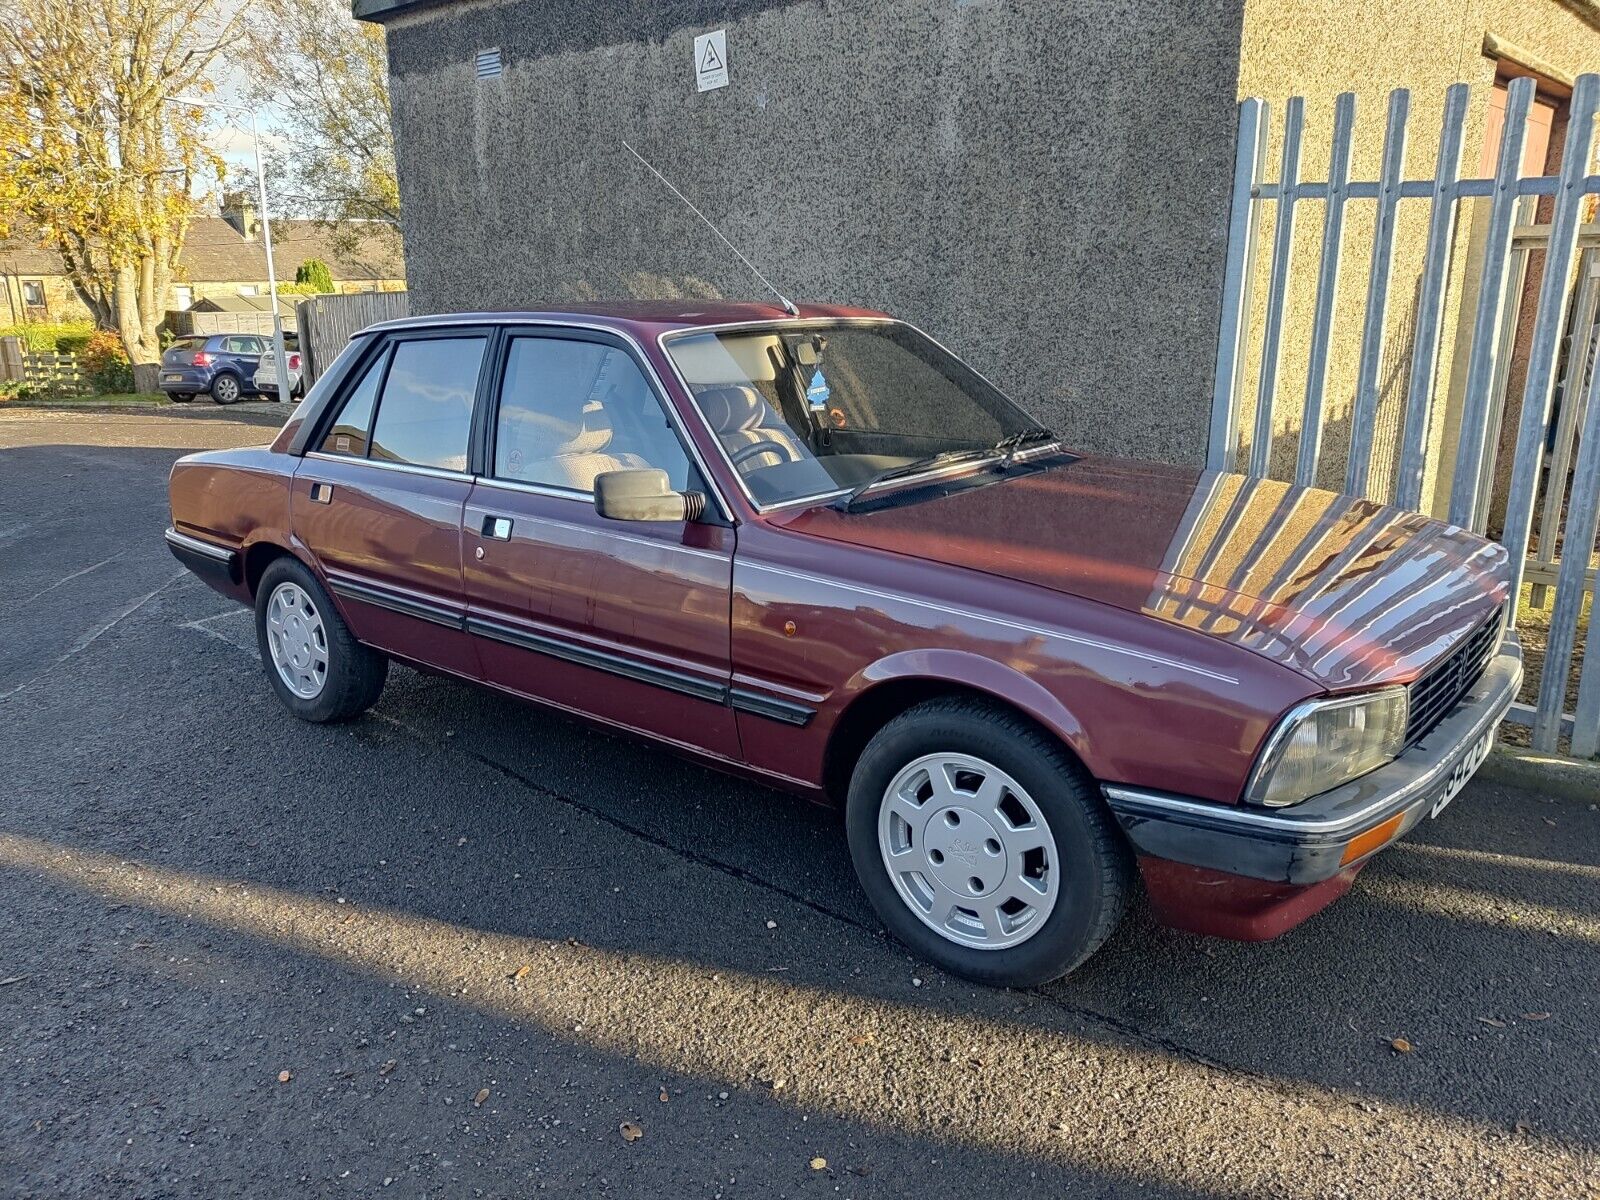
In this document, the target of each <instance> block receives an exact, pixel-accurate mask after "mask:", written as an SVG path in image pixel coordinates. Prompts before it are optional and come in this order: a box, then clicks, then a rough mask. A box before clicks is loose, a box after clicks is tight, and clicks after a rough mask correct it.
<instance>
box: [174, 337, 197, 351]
mask: <svg viewBox="0 0 1600 1200" xmlns="http://www.w3.org/2000/svg"><path fill="white" fill-rule="evenodd" d="M205 348H206V339H205V338H203V337H181V338H175V339H173V342H172V345H171V346H169V347H168V349H170V350H204V349H205Z"/></svg>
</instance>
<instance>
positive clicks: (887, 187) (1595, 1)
mask: <svg viewBox="0 0 1600 1200" xmlns="http://www.w3.org/2000/svg"><path fill="white" fill-rule="evenodd" d="M355 11H356V15H357V16H361V17H365V18H367V19H371V20H376V21H380V22H382V23H383V24H384V26H385V27H386V29H387V33H388V43H389V64H390V75H391V84H392V92H391V99H392V103H393V111H394V127H395V134H396V141H397V150H398V157H399V167H400V191H401V199H402V203H403V209H404V213H405V218H404V227H405V242H406V258H407V266H408V277H409V280H410V286H411V298H412V308H413V311H416V312H429V311H445V310H456V309H472V308H502V307H529V306H535V305H540V304H556V303H560V302H562V301H572V300H579V299H603V298H617V297H672V296H702V295H703V296H726V297H737V298H750V297H758V296H759V295H760V294H761V292H760V289H759V287H758V286H757V285H756V284H755V283H754V281H753V280H752V279H751V278H750V277H749V276H748V275H747V274H746V273H745V272H744V271H743V269H742V268H741V267H740V266H739V265H738V263H737V262H736V261H735V260H734V259H733V258H732V256H731V255H730V254H728V253H727V251H726V250H725V249H723V248H722V247H721V246H720V245H719V244H717V243H716V241H715V240H714V238H713V237H712V236H711V235H710V234H709V233H708V232H707V231H706V230H705V229H704V228H703V227H701V226H700V225H699V224H698V223H697V222H695V220H694V219H693V218H692V217H691V216H690V215H689V214H688V213H687V212H685V211H684V210H683V209H682V207H681V206H680V205H679V204H678V202H677V201H676V200H674V199H673V198H672V197H671V196H670V195H668V194H667V193H666V192H665V190H664V189H663V188H662V187H661V186H660V185H659V184H658V183H657V182H655V180H654V179H652V178H651V177H650V176H649V175H647V174H646V172H645V171H644V169H643V168H642V167H640V166H639V165H638V163H637V162H635V161H634V160H633V159H632V158H631V157H630V156H629V155H628V154H627V152H626V151H625V150H624V149H623V147H622V144H621V143H622V141H623V140H624V139H626V140H627V141H629V142H631V143H632V144H633V145H634V146H636V147H638V149H639V150H640V151H641V152H643V153H644V154H645V155H646V156H647V157H648V158H649V159H651V161H653V162H654V163H655V164H656V165H657V166H658V167H659V168H660V169H661V170H662V171H663V172H665V173H666V174H667V176H668V177H669V178H671V179H672V180H673V181H674V182H675V183H677V184H678V186H679V187H680V188H682V189H683V190H684V191H685V192H686V193H687V194H688V195H689V196H690V198H691V199H693V200H694V201H695V203H696V204H698V205H699V206H700V207H701V208H702V209H703V210H704V211H705V212H706V213H707V214H708V215H709V216H711V217H712V218H713V219H714V220H716V221H717V222H718V223H719V225H721V227H722V228H723V230H724V232H726V233H727V234H728V236H729V237H730V238H731V239H732V240H733V241H734V242H735V243H736V244H737V245H739V246H740V247H741V248H743V249H745V250H746V252H747V253H749V254H750V256H751V257H752V258H753V259H754V260H755V261H756V262H757V263H758V264H759V265H760V266H761V267H762V268H763V269H764V270H765V271H766V272H767V273H768V274H769V275H770V276H772V277H773V278H774V279H775V280H777V281H778V282H779V284H780V286H783V287H785V288H786V289H787V290H788V291H789V292H790V293H791V294H792V295H793V296H795V297H796V298H798V299H811V300H827V301H835V302H840V303H850V304H861V305H867V306H871V307H877V308H882V309H886V310H888V311H890V312H892V313H895V314H896V315H898V316H902V317H904V318H906V319H908V320H910V321H913V322H914V323H916V324H918V325H920V326H922V327H923V328H925V329H927V330H928V331H929V332H931V333H932V334H933V335H934V336H936V337H938V338H939V339H940V340H942V341H944V342H945V343H946V344H947V345H949V346H951V347H952V348H953V349H955V350H956V351H957V352H959V353H961V354H962V355H964V356H965V357H967V358H968V359H969V360H971V361H972V362H973V363H974V364H975V365H976V366H977V367H978V368H979V369H980V370H982V371H984V372H985V373H986V374H988V375H990V376H991V377H992V378H994V379H995V380H996V382H998V383H999V384H1000V385H1001V386H1002V387H1004V388H1006V389H1007V390H1008V391H1010V392H1011V393H1012V394H1013V395H1015V396H1016V397H1017V398H1018V399H1020V400H1021V401H1023V403H1024V404H1026V405H1027V406H1028V407H1029V408H1030V409H1032V410H1033V411H1034V412H1035V413H1036V414H1037V415H1038V416H1040V417H1041V418H1043V419H1044V420H1046V421H1047V422H1048V423H1050V424H1051V425H1053V426H1055V427H1056V428H1057V429H1059V430H1060V431H1062V432H1063V433H1064V434H1065V435H1066V436H1067V437H1068V438H1069V439H1070V440H1071V441H1072V442H1073V443H1075V444H1077V445H1079V446H1082V447H1084V448H1086V449H1091V450H1100V451H1109V452H1115V453H1128V454H1137V455H1143V456H1148V457H1153V458H1162V459H1167V460H1169V461H1174V462H1185V463H1195V464H1198V463H1199V462H1201V461H1202V460H1203V458H1204V450H1205V443H1206V433H1207V427H1208V424H1209V418H1210V392H1211V379H1212V374H1213V368H1214V365H1215V359H1216V335H1217V326H1218V315H1219V305H1220V295H1221V287H1222V275H1223V266H1224V257H1225V252H1226V244H1227V236H1226V234H1227V218H1228V206H1229V184H1230V180H1231V175H1232V167H1233V152H1234V136H1235V129H1236V102H1237V100H1238V99H1239V98H1240V97H1241V96H1245V95H1255V96H1262V97H1265V98H1266V99H1268V100H1269V102H1271V103H1272V104H1273V106H1274V114H1273V115H1274V121H1275V122H1276V121H1277V120H1278V119H1279V117H1280V116H1281V112H1282V103H1281V102H1282V100H1283V99H1284V98H1285V97H1287V96H1288V95H1291V94H1299V95H1304V96H1306V97H1307V137H1306V145H1305V157H1304V171H1305V174H1306V175H1307V176H1308V177H1311V178H1325V177H1326V171H1327V145H1328V141H1327V137H1328V135H1327V129H1328V124H1329V122H1330V121H1331V109H1332V102H1333V95H1334V94H1335V93H1336V92H1338V91H1342V90H1352V91H1354V92H1356V93H1357V96H1358V106H1359V110H1360V118H1359V125H1358V136H1357V149H1356V155H1355V160H1356V162H1355V166H1356V173H1357V174H1358V175H1360V174H1362V173H1363V172H1364V171H1370V170H1371V169H1372V168H1373V167H1374V166H1375V160H1376V157H1377V153H1378V143H1379V142H1380V141H1381V136H1382V134H1381V128H1382V115H1381V114H1382V107H1383V104H1384V103H1385V98H1386V96H1387V94H1388V91H1389V89H1390V88H1393V87H1397V86H1406V87H1411V88H1413V89H1415V92H1416V95H1415V103H1414V105H1413V122H1414V124H1413V129H1414V130H1416V131H1417V132H1416V134H1415V135H1414V138H1413V145H1412V150H1411V154H1410V157H1411V158H1412V159H1413V160H1414V162H1415V163H1416V164H1424V160H1425V165H1426V166H1427V167H1428V168H1429V170H1431V161H1432V160H1431V155H1432V147H1433V145H1434V144H1435V143H1434V141H1433V139H1434V138H1436V136H1437V134H1436V132H1433V133H1428V132H1426V131H1427V130H1428V129H1429V126H1430V124H1432V125H1433V129H1434V130H1435V131H1436V129H1437V125H1436V122H1437V114H1438V111H1439V105H1440V104H1441V103H1442V98H1443V90H1444V87H1445V85H1446V84H1448V83H1450V82H1451V81H1453V80H1457V79H1461V80H1466V81H1468V82H1469V83H1470V84H1471V85H1472V88H1473V93H1474V95H1473V109H1472V115H1471V116H1470V118H1469V131H1468V146H1467V148H1466V154H1465V160H1466V161H1465V166H1466V173H1468V174H1473V173H1475V167H1476V165H1477V162H1478V158H1479V156H1480V154H1481V152H1482V145H1481V143H1482V139H1483V130H1484V127H1485V122H1484V118H1483V113H1484V111H1485V110H1486V106H1487V104H1488V103H1489V99H1490V93H1491V91H1492V88H1493V84H1494V81H1495V79H1496V77H1497V74H1499V75H1501V76H1503V75H1504V74H1506V72H1507V69H1508V68H1509V69H1510V70H1511V71H1512V73H1516V72H1519V71H1520V72H1524V73H1527V72H1531V73H1535V74H1539V75H1540V76H1541V79H1542V82H1541V89H1543V88H1544V86H1545V85H1546V84H1550V85H1552V86H1553V87H1554V89H1555V94H1556V95H1557V96H1559V92H1560V89H1561V86H1562V81H1563V80H1564V79H1565V80H1568V81H1570V77H1571V75H1572V74H1575V73H1576V72H1577V71H1580V70H1583V69H1586V68H1587V69H1593V68H1594V66H1595V64H1596V63H1597V62H1600V0H1394V2H1393V3H1386V4H1382V5H1376V6H1374V5H1371V4H1367V3H1359V4H1358V3H1355V2H1354V0H808V2H804V3H796V2H794V0H723V2H721V3H712V2H710V0H356V3H355ZM716 29H726V31H727V58H728V69H729V84H728V86H727V87H724V88H720V89H716V90H712V91H706V92H700V91H697V89H696V82H695V63H694V49H693V47H694V38H695V36H696V35H697V34H703V33H707V32H710V31H712V30H716ZM488 50H498V51H499V54H500V62H501V72H500V74H498V75H490V76H489V77H486V78H480V77H479V74H478V71H477V69H476V66H477V61H478V56H479V55H480V53H481V52H484V51H488ZM1277 154H1278V141H1277V138H1276V137H1274V139H1273V142H1272V145H1271V148H1270V150H1269V158H1270V161H1271V162H1272V163H1273V164H1274V166H1275V164H1276V156H1277ZM1425 173H1426V172H1425ZM1366 177H1371V176H1370V174H1369V175H1367V176H1366ZM1312 207H1315V206H1312ZM1474 224H1475V222H1474V221H1473V220H1472V219H1470V218H1469V219H1467V220H1466V221H1464V223H1463V227H1462V228H1461V230H1459V231H1458V235H1457V259H1458V262H1459V263H1460V264H1461V268H1462V269H1461V270H1460V271H1459V272H1458V275H1459V276H1460V277H1461V278H1463V279H1466V278H1470V275H1471V271H1470V264H1471V261H1472V253H1473V240H1474V231H1473V226H1474ZM1318 226H1320V212H1308V214H1307V215H1306V216H1305V217H1304V218H1303V219H1302V221H1301V231H1300V232H1301V240H1302V241H1305V240H1306V239H1307V238H1309V237H1310V236H1311V235H1312V234H1313V233H1314V232H1315V228H1316V227H1318ZM1413 226H1416V227H1413ZM1267 230H1268V233H1267V235H1266V236H1268V237H1270V222H1268V223H1267ZM1420 241H1421V233H1420V225H1419V224H1418V223H1417V222H1416V221H1415V220H1413V218H1411V217H1409V216H1406V217H1403V218H1402V226H1401V230H1400V234H1399V238H1398V247H1397V257H1396V273H1395V282H1394V285H1393V294H1395V295H1403V294H1405V288H1406V287H1408V286H1410V284H1411V279H1410V275H1412V274H1415V270H1416V267H1417V264H1416V263H1414V262H1413V261H1412V259H1413V258H1416V257H1417V256H1419V255H1420V249H1419V247H1420ZM1369 248H1370V220H1367V218H1366V217H1365V215H1364V214H1362V215H1357V214H1356V213H1354V212H1353V213H1352V216H1351V218H1350V222H1349V226H1348V228H1347V231H1346V238H1345V258H1344V262H1345V269H1344V273H1343V276H1342V282H1341V289H1340V304H1341V312H1343V313H1347V314H1349V315H1348V316H1346V317H1342V318H1341V320H1340V322H1339V324H1338V325H1337V327H1336V334H1335V340H1334V344H1333V347H1332V369H1331V372H1330V380H1329V390H1328V397H1329V417H1330V419H1331V420H1333V421H1335V422H1337V420H1338V419H1339V416H1340V414H1341V413H1342V412H1344V411H1347V409H1348V407H1349V403H1350V395H1351V393H1353V387H1354V373H1353V372H1354V357H1355V338H1356V335H1357V334H1358V333H1359V327H1360V320H1359V305H1360V303H1361V297H1362V293H1363V292H1364V289H1365V278H1366V271H1365V267H1366V262H1367V255H1368V253H1369ZM1314 275H1315V261H1314V257H1313V259H1312V260H1311V261H1310V262H1309V263H1307V264H1302V266H1301V268H1300V269H1299V272H1298V281H1297V283H1296V290H1295V293H1294V294H1293V295H1292V296H1291V298H1290V307H1289V310H1288V313H1287V320H1286V335H1285V347H1284V360H1283V361H1284V368H1283V374H1282V379H1283V381H1284V383H1283V385H1282V387H1281V389H1280V393H1279V395H1280V402H1281V403H1283V405H1284V406H1285V407H1284V421H1285V423H1286V424H1287V423H1289V422H1292V420H1293V414H1294V413H1295V412H1296V411H1297V409H1295V407H1294V403H1293V401H1294V399H1295V398H1296V397H1297V395H1298V393H1297V392H1296V384H1297V383H1298V382H1303V367H1304V360H1305V343H1306V340H1307V335H1306V330H1308V329H1309V325H1310V321H1309V310H1310V297H1309V293H1308V292H1307V288H1308V287H1309V281H1310V279H1311V278H1312V277H1313V276H1314ZM1257 284H1258V287H1260V286H1262V285H1263V281H1262V280H1259V279H1258V280H1257ZM1467 301H1468V302H1467V303H1466V305H1465V312H1466V313H1467V316H1468V320H1469V322H1470V313H1471V305H1470V297H1467ZM1403 308H1404V306H1401V305H1397V306H1396V309H1397V312H1396V314H1395V320H1394V322H1392V324H1393V325H1394V326H1395V328H1394V329H1392V330H1391V337H1392V338H1393V339H1394V342H1395V344H1396V347H1397V351H1399V352H1402V353H1404V352H1408V351H1409V346H1408V345H1407V344H1406V343H1405V329H1404V327H1403V326H1404V321H1405V313H1404V311H1401V310H1403ZM1462 309H1463V305H1462V298H1461V297H1459V296H1457V297H1455V298H1453V299H1452V301H1451V307H1450V311H1449V313H1448V314H1447V320H1451V319H1453V318H1454V317H1455V316H1456V315H1457V314H1458V313H1459V312H1461V311H1462ZM1258 311H1259V305H1258ZM1454 338H1455V332H1454V328H1453V327H1452V326H1447V329H1446V332H1445V339H1446V343H1447V346H1446V351H1445V356H1444V357H1445V366H1444V370H1443V376H1442V377H1443V378H1445V379H1446V380H1448V381H1449V382H1448V383H1447V384H1446V385H1445V386H1448V387H1450V388H1452V389H1454V388H1455V387H1456V386H1457V384H1456V381H1455V379H1454V374H1453V372H1452V368H1451V349H1452V347H1453V341H1454ZM1253 370H1254V363H1251V364H1249V366H1248V368H1247V377H1248V379H1249V380H1250V381H1251V383H1252V384H1253V382H1254V375H1253V374H1251V373H1250V372H1252V371H1253ZM1297 372H1298V373H1299V374H1298V375H1297ZM1249 390H1250V394H1251V395H1253V387H1252V388H1251V389H1249ZM1387 412H1388V410H1387V409H1385V414H1387ZM1341 438H1342V434H1341V433H1340V432H1339V431H1337V430H1335V431H1334V432H1333V433H1332V434H1331V436H1330V450H1331V451H1332V453H1330V454H1329V456H1328V461H1329V462H1330V463H1333V464H1335V465H1337V464H1340V463H1342V458H1340V456H1339V448H1340V446H1341V445H1342V442H1341ZM1433 440H1434V450H1435V454H1434V455H1433V457H1434V458H1435V459H1436V460H1440V461H1442V460H1443V459H1444V458H1445V457H1447V455H1448V450H1449V447H1450V446H1451V445H1453V427H1452V426H1449V425H1448V420H1447V422H1446V426H1445V427H1441V428H1440V429H1438V430H1436V431H1435V433H1434V439H1433ZM1430 471H1431V476H1430V478H1440V477H1443V476H1442V471H1441V469H1440V466H1439V465H1437V464H1434V465H1431V466H1430ZM1330 472H1331V473H1334V474H1336V473H1337V471H1335V470H1334V468H1333V467H1330Z"/></svg>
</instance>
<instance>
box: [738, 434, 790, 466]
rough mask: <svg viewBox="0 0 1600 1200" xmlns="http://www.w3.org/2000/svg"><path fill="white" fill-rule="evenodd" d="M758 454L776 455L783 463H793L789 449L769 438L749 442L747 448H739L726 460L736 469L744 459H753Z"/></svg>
mask: <svg viewBox="0 0 1600 1200" xmlns="http://www.w3.org/2000/svg"><path fill="white" fill-rule="evenodd" d="M758 454H776V455H777V456H778V457H779V458H781V459H782V460H783V461H784V462H792V461H793V456H792V455H791V454H790V453H789V447H787V446H785V445H784V444H783V443H782V442H775V441H773V440H771V439H770V438H764V439H762V440H761V441H759V442H751V443H750V444H749V445H748V446H740V447H739V448H738V449H737V450H735V451H733V452H732V453H731V454H729V455H728V459H729V461H730V462H732V463H733V465H734V466H736V467H737V466H739V465H740V464H741V463H743V462H744V461H745V460H746V459H750V458H754V457H755V456H756V455H758Z"/></svg>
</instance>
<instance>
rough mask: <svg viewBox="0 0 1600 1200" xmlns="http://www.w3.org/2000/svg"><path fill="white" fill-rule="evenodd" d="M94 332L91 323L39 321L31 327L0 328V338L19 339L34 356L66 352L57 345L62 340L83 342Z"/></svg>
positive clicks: (10, 326)
mask: <svg viewBox="0 0 1600 1200" xmlns="http://www.w3.org/2000/svg"><path fill="white" fill-rule="evenodd" d="M93 332H94V322H93V321H41V322H39V323H37V324H32V325H7V326H0V337H20V338H21V339H22V344H23V345H24V346H26V347H27V348H28V349H29V350H30V351H32V352H33V353H35V354H48V353H49V352H50V351H52V350H59V351H60V352H61V353H63V354H66V353H75V352H76V350H75V349H74V350H71V351H69V350H66V349H64V348H62V347H61V346H60V345H59V343H60V341H61V339H63V338H82V339H84V340H85V341H87V340H88V337H89V335H90V334H91V333H93Z"/></svg>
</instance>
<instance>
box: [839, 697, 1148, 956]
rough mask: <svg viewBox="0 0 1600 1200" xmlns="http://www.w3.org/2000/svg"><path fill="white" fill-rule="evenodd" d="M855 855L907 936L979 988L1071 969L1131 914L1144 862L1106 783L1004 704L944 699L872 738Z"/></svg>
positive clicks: (856, 795)
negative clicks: (1138, 865)
mask: <svg viewBox="0 0 1600 1200" xmlns="http://www.w3.org/2000/svg"><path fill="white" fill-rule="evenodd" d="M845 821H846V826H847V830H848V834H849V841H850V857H851V859H852V860H853V862H854V864H855V869H856V875H857V877H858V878H859V879H860V880H861V886H862V888H863V889H864V890H865V891H866V893H867V898H868V899H869V900H871V901H872V905H873V907H874V908H875V909H876V910H877V912H878V915H879V917H881V918H882V919H883V922H884V924H885V925H887V926H888V927H889V930H890V932H892V933H893V934H894V935H895V936H896V937H898V938H899V939H900V940H901V941H903V942H905V943H906V944H907V945H908V946H910V947H911V949H912V950H914V951H916V952H917V953H918V954H919V955H921V956H922V957H924V958H926V959H928V960H930V961H932V962H934V963H937V964H938V965H939V966H941V967H944V968H945V969H946V970H949V971H952V972H954V973H955V974H958V975H963V976H966V977H967V978H968V979H973V980H976V981H977V982H979V983H986V984H993V985H998V986H1004V987H1031V986H1033V985H1035V984H1040V983H1044V982H1046V981H1048V980H1051V979H1055V978H1057V977H1058V976H1061V975H1065V974H1066V973H1067V972H1068V971H1071V970H1072V969H1073V968H1074V967H1076V966H1078V965H1079V964H1080V963H1082V962H1083V961H1084V960H1085V959H1087V958H1088V957H1089V956H1090V955H1091V954H1093V953H1094V952H1095V951H1096V950H1098V949H1099V948H1100V946H1101V945H1102V944H1103V943H1104V942H1105V940H1106V939H1107V938H1108V937H1110V936H1111V933H1112V931H1113V930H1114V929H1115V928H1116V927H1117V924H1118V922H1120V921H1121V919H1122V915H1123V912H1124V911H1125V910H1126V908H1127V904H1128V897H1129V894H1130V892H1131V891H1132V884H1133V864H1132V858H1131V855H1130V853H1129V850H1128V847H1127V844H1126V842H1125V841H1124V840H1123V838H1122V834H1121V832H1120V831H1119V830H1118V828H1117V826H1116V822H1115V820H1114V819H1113V818H1112V816H1111V814H1110V812H1109V811H1108V810H1107V809H1106V807H1105V805H1104V803H1103V802H1102V801H1101V799H1100V796H1099V793H1098V790H1097V788H1096V787H1095V784H1094V781H1093V780H1092V779H1090V778H1089V776H1088V774H1087V773H1086V772H1085V771H1084V770H1083V767H1082V766H1081V765H1080V764H1079V763H1078V762H1077V761H1076V760H1075V759H1074V758H1073V757H1072V756H1071V755H1070V754H1069V753H1068V752H1067V751H1066V749H1065V748H1064V747H1062V746H1061V745H1060V744H1059V743H1058V742H1057V741H1056V740H1055V739H1054V738H1052V737H1051V736H1050V735H1048V734H1047V733H1045V732H1044V731H1043V730H1041V729H1039V728H1038V727H1037V726H1035V725H1034V724H1032V723H1031V722H1029V721H1027V720H1025V719H1023V718H1022V717H1019V716H1017V715H1015V714H1012V713H1010V712H1008V711H1006V710H1003V709H1001V708H998V707H996V706H993V705H990V704H985V703H983V702H981V701H975V700H966V699H945V700H932V701H929V702H927V703H925V704H919V705H917V706H916V707H915V708H912V709H909V710H908V711H906V712H905V713H902V714H901V715H900V716H898V717H896V718H895V719H894V720H893V721H891V722H889V723H888V724H887V725H885V726H884V727H883V728H882V729H881V730H879V731H878V733H877V735H876V736H875V737H874V738H873V739H872V741H871V742H869V743H868V744H867V748H866V750H865V751H863V753H862V755H861V758H860V760H859V761H858V762H857V764H856V768H855V771H854V773H853V774H852V776H851V780H850V794H849V799H848V801H847V803H846V808H845Z"/></svg>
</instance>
